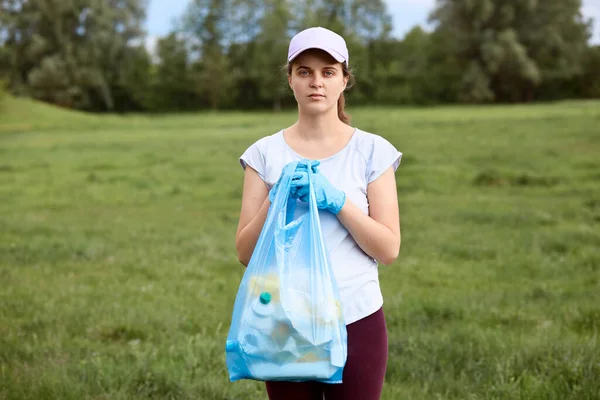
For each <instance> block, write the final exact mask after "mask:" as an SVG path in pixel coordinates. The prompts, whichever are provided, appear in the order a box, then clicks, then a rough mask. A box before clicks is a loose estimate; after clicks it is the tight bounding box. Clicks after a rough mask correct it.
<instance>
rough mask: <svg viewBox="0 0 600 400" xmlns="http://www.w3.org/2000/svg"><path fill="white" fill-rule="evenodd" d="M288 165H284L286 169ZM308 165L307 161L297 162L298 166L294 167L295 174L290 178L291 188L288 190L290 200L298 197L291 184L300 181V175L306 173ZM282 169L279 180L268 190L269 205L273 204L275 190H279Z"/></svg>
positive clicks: (309, 162) (275, 194)
mask: <svg viewBox="0 0 600 400" xmlns="http://www.w3.org/2000/svg"><path fill="white" fill-rule="evenodd" d="M317 163H318V161H317ZM289 164H291V163H288V164H287V165H286V167H287V166H288V165H289ZM310 164H311V161H309V160H301V161H299V162H298V165H297V166H296V170H295V173H294V175H293V177H292V187H291V188H290V196H291V197H292V198H295V199H297V198H298V195H297V193H296V187H295V186H294V184H293V182H294V181H298V180H300V179H302V173H303V172H304V173H306V172H307V171H308V167H309V165H310ZM317 165H318V164H317ZM284 169H285V167H284V168H283V169H282V172H281V175H280V176H279V179H278V180H277V182H276V183H275V184H274V185H273V187H272V188H271V190H269V201H270V202H271V203H274V202H275V196H277V190H278V188H279V183H280V182H281V178H282V176H283V170H284ZM307 183H308V181H307Z"/></svg>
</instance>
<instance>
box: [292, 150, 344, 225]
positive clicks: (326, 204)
mask: <svg viewBox="0 0 600 400" xmlns="http://www.w3.org/2000/svg"><path fill="white" fill-rule="evenodd" d="M310 163H311V164H310V166H311V168H307V169H306V170H302V171H297V172H296V174H297V175H295V176H294V179H293V180H292V188H293V190H294V191H295V194H296V195H295V197H297V198H298V199H299V200H300V201H303V202H305V203H308V199H309V187H310V186H309V182H308V179H309V177H308V175H309V174H310V179H311V180H312V182H313V187H314V190H315V197H316V200H317V208H319V209H320V210H327V211H330V212H331V213H333V214H335V215H337V214H338V213H339V212H340V210H341V209H342V207H344V204H345V203H346V193H344V192H343V191H342V190H339V189H338V188H336V187H335V186H333V185H332V184H331V182H329V180H328V179H327V178H326V177H325V176H324V175H322V174H321V173H320V172H319V170H318V168H317V167H318V165H319V161H310Z"/></svg>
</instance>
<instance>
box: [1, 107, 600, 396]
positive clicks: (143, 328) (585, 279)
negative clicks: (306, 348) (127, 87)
mask: <svg viewBox="0 0 600 400" xmlns="http://www.w3.org/2000/svg"><path fill="white" fill-rule="evenodd" d="M349 111H350V113H351V114H352V115H353V122H354V124H355V125H357V126H359V127H360V128H362V129H364V130H367V131H371V132H374V133H377V134H380V135H382V136H384V137H385V138H387V139H388V140H390V141H391V142H392V143H393V144H394V145H396V147H397V148H398V149H399V150H401V151H402V152H403V153H404V157H403V161H402V164H401V166H400V168H399V170H398V172H397V182H398V183H397V186H398V194H399V201H400V210H401V222H402V239H403V240H402V248H401V252H400V257H399V258H398V260H397V261H396V262H395V263H394V264H393V265H390V266H382V267H381V268H380V276H381V281H382V289H383V293H384V298H385V306H384V307H385V312H386V315H387V319H388V327H389V333H390V348H389V350H390V362H389V365H388V371H387V376H386V384H385V386H384V395H383V399H386V400H392V399H393V400H398V399H415V400H419V399H431V400H433V399H436V400H438V399H523V400H525V399H527V400H530V399H531V400H537V399H539V400H566V399H573V400H575V399H576V400H586V399H600V346H599V343H598V334H599V332H600V102H564V103H558V104H545V105H531V106H502V107H443V108H438V109H395V108H370V109H368V108H361V109H352V108H350V109H349ZM294 117H295V114H294V113H293V112H289V113H282V114H276V115H273V114H269V113H216V114H213V113H202V114H189V115H177V116H160V117H159V116H157V117H145V116H128V117H118V116H88V115H84V114H80V113H74V112H67V111H64V110H57V109H54V108H52V107H49V106H45V105H41V104H38V103H34V102H26V101H24V100H18V101H17V100H14V99H7V101H6V104H4V106H3V109H2V110H1V111H0V277H1V282H2V291H1V292H0V301H1V308H0V366H1V368H0V371H1V372H0V399H36V400H39V399H61V400H63V399H64V400H67V399H77V400H80V399H208V400H213V399H215V400H216V399H222V400H225V399H228V400H234V399H235V400H244V399H248V400H256V399H266V395H265V393H264V389H263V385H262V383H259V382H253V381H241V382H236V383H229V381H228V378H227V370H226V367H225V354H224V344H225V338H226V335H227V330H228V327H229V319H230V315H231V310H232V307H233V301H234V298H235V294H236V291H237V287H238V283H239V281H240V279H241V276H242V274H243V272H244V269H243V267H242V266H241V265H240V264H239V263H238V261H237V257H236V252H235V245H234V236H235V230H236V224H237V217H238V213H239V207H240V197H241V189H242V179H243V171H242V169H241V167H240V166H239V163H238V157H239V155H240V154H241V153H242V152H243V151H244V149H245V148H246V147H247V146H249V145H250V144H251V143H252V142H253V141H255V140H256V139H258V138H259V137H262V136H264V135H268V134H271V133H274V132H275V131H276V130H278V129H280V128H282V127H285V126H287V125H288V124H291V123H292V122H293V120H294Z"/></svg>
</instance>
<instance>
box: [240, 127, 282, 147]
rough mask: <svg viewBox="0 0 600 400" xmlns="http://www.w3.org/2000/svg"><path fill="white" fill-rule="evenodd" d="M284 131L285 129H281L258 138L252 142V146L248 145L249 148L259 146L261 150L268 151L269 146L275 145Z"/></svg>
mask: <svg viewBox="0 0 600 400" xmlns="http://www.w3.org/2000/svg"><path fill="white" fill-rule="evenodd" d="M282 132H283V130H279V131H277V132H274V133H271V134H269V135H266V136H263V137H261V138H258V139H256V140H255V141H254V142H252V143H251V144H250V146H248V148H258V149H259V150H260V151H266V150H267V149H268V148H271V147H273V145H274V144H275V143H277V141H279V140H280V137H281V134H282Z"/></svg>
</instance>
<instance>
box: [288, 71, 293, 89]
mask: <svg viewBox="0 0 600 400" xmlns="http://www.w3.org/2000/svg"><path fill="white" fill-rule="evenodd" d="M287 80H288V85H289V86H290V89H292V90H293V89H294V88H293V87H292V75H290V74H288V76H287Z"/></svg>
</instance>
